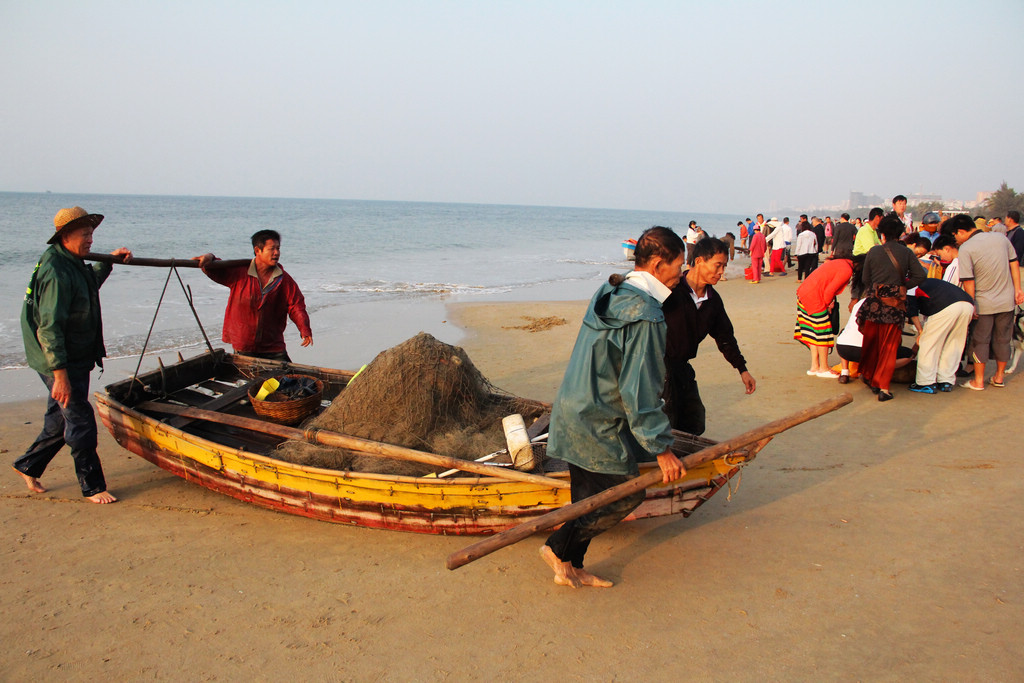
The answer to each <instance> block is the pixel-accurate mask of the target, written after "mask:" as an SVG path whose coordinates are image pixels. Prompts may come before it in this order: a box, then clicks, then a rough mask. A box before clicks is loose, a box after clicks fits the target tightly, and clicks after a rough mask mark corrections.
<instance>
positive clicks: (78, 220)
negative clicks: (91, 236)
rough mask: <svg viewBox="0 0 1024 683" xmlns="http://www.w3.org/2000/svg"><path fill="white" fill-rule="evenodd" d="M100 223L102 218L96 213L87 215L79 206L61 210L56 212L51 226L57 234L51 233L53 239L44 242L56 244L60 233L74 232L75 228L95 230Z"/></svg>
mask: <svg viewBox="0 0 1024 683" xmlns="http://www.w3.org/2000/svg"><path fill="white" fill-rule="evenodd" d="M102 221H103V216H101V215H100V214H98V213H89V212H88V211H86V210H85V209H83V208H82V207H80V206H72V207H71V208H70V209H61V210H60V211H58V212H57V215H56V216H54V217H53V225H54V227H55V228H57V232H55V233H53V237H51V238H50V239H48V240H46V243H47V244H54V243H56V242H57V241H58V240H59V239H60V236H61V233H64V232H66V231H71V230H74V229H75V228H84V227H86V226H91V227H93V228H95V227H96V226H97V225H99V224H100V223H101V222H102Z"/></svg>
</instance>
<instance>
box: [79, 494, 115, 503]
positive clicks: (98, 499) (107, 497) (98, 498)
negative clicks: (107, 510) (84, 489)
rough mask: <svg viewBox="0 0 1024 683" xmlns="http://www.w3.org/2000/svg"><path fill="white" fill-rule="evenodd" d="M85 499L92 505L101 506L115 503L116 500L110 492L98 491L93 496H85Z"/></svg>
mask: <svg viewBox="0 0 1024 683" xmlns="http://www.w3.org/2000/svg"><path fill="white" fill-rule="evenodd" d="M86 498H88V499H89V500H91V501H92V502H94V503H99V504H100V505H103V504H105V503H116V502H117V498H114V496H113V494H111V493H110V491H100V492H99V493H97V494H96V495H95V496H86Z"/></svg>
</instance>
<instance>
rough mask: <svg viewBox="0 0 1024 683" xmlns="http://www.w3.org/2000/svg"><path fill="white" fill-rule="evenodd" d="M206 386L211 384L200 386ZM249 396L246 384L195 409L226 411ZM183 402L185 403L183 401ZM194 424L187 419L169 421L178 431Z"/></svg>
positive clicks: (208, 399)
mask: <svg viewBox="0 0 1024 683" xmlns="http://www.w3.org/2000/svg"><path fill="white" fill-rule="evenodd" d="M206 384H209V383H208V382H203V383H202V384H200V386H205V385H206ZM224 386H225V385H223V384H221V385H220V388H221V389H222V390H223V388H224ZM206 388H208V389H213V387H206ZM193 393H199V392H193ZM248 394H249V385H248V384H245V385H243V386H240V387H235V388H234V389H231V390H229V391H225V392H224V393H222V394H221V395H220V396H218V397H217V398H214V399H210V398H209V397H207V401H206V403H203V404H202V405H195V406H193V407H195V408H202V409H203V410H224V409H225V408H227V407H228V406H230V405H231V404H233V403H237V402H238V401H241V400H242V399H243V398H247V397H248ZM182 402H183V403H185V401H182ZM189 405H191V404H189ZM192 422H193V420H191V419H189V418H187V417H175V418H172V419H170V420H168V421H167V424H168V425H170V426H171V427H177V428H178V429H181V428H183V427H185V425H187V424H190V423H192Z"/></svg>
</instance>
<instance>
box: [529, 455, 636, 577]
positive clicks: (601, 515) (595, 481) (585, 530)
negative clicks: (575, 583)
mask: <svg viewBox="0 0 1024 683" xmlns="http://www.w3.org/2000/svg"><path fill="white" fill-rule="evenodd" d="M632 478H633V477H631V476H629V475H628V474H601V473H600V472H591V471H590V470H585V469H583V468H582V467H577V466H576V465H572V464H570V465H569V486H570V489H569V492H570V494H571V495H572V502H574V503H576V502H579V501H581V500H583V499H584V498H589V497H591V496H593V495H597V494H598V493H601V491H605V490H607V489H610V488H611V487H613V486H618V485H619V484H625V483H626V482H627V481H629V480H630V479H632ZM645 495H646V494H645V492H644V491H637V492H636V493H634V494H632V495H629V496H626V497H625V498H623V499H621V500H617V501H615V502H614V503H609V504H608V505H605V506H604V507H599V508H597V509H596V510H591V511H590V512H588V513H587V514H585V515H583V516H581V517H577V518H576V519H572V520H569V521H568V522H566V523H565V524H563V525H562V526H561V527H559V528H558V530H557V531H555V533H553V534H551V535H550V536H548V540H547V541H546V542H545V545H546V546H548V547H549V548H551V551H552V552H553V553H555V556H556V557H557V558H558V559H560V560H561V561H562V562H569V563H570V564H572V566H573V567H576V568H577V569H581V568H582V567H583V556H584V555H586V554H587V548H589V547H590V541H591V540H592V539H593V538H594V537H595V536H598V535H599V534H602V533H604V532H605V531H608V530H609V529H611V528H612V527H613V526H615V525H616V524H618V523H619V522H621V521H622V520H624V519H625V518H626V517H628V516H629V513H631V512H632V511H633V510H636V509H637V508H638V507H640V503H642V502H644V497H645Z"/></svg>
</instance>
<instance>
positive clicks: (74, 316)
mask: <svg viewBox="0 0 1024 683" xmlns="http://www.w3.org/2000/svg"><path fill="white" fill-rule="evenodd" d="M102 220H103V216H101V215H99V214H94V213H88V212H87V211H86V210H85V209H83V208H81V207H80V206H74V207H71V208H70V209H61V210H60V211H58V212H57V215H56V216H54V218H53V224H54V226H55V227H56V232H55V233H54V234H53V236H52V237H51V238H50V239H49V240H48V243H49V244H50V246H49V247H47V249H46V251H44V252H43V255H42V257H40V259H39V263H37V264H36V267H35V271H34V272H33V273H32V278H31V280H30V281H29V286H28V289H27V290H26V292H25V304H24V306H23V307H22V312H21V331H22V337H23V339H24V342H25V356H26V359H27V361H28V365H29V367H31V368H32V369H33V370H35V371H36V372H38V373H39V376H40V378H42V380H43V383H44V384H45V385H46V388H47V390H48V391H49V392H50V396H49V398H48V399H47V403H46V413H45V415H44V416H43V429H42V431H41V432H40V433H39V436H38V437H36V440H35V443H33V444H32V445H31V446H30V447H29V449H28V450H27V451H26V452H25V454H24V455H23V456H21V457H20V458H18V459H17V460H16V461H15V462H14V469H15V470H16V471H17V472H18V473H19V474H21V476H22V477H23V478H24V479H25V483H26V485H28V489H29V491H32V492H34V493H44V492H45V491H46V488H44V487H43V485H42V484H40V483H39V477H41V476H42V475H43V471H44V470H45V469H46V466H47V465H48V464H49V463H50V461H51V460H53V457H54V456H55V455H57V453H58V452H59V451H60V449H61V448H62V447H63V446H64V445H65V444H67V445H68V446H69V447H70V448H71V457H72V459H74V461H75V473H76V474H77V475H78V483H79V484H80V485H81V487H82V495H83V496H85V497H86V498H88V499H89V500H91V501H92V502H94V503H113V502H115V501H116V500H117V498H115V497H114V496H113V495H111V493H110V492H109V491H107V483H106V480H105V479H104V477H103V467H102V465H101V464H100V458H99V455H98V454H97V453H96V443H97V435H96V416H95V415H94V414H93V410H92V405H91V404H90V403H89V373H90V371H92V368H93V366H94V365H98V366H100V367H101V368H102V367H103V358H104V357H105V356H106V355H107V354H106V350H105V349H104V347H103V320H102V315H101V312H100V297H99V288H100V286H101V285H102V284H103V282H104V281H105V280H106V279H107V276H108V275H110V272H111V270H112V266H111V265H110V264H109V263H96V264H94V265H92V266H91V267H90V266H87V265H86V264H85V261H83V258H84V257H85V256H86V254H88V253H89V250H90V248H91V247H92V234H93V231H94V230H95V229H96V226H98V225H99V224H100V221H102ZM111 253H112V254H113V255H115V256H123V257H124V260H125V261H128V260H130V259H131V257H132V252H131V251H129V250H128V249H126V248H125V247H121V248H119V249H116V250H115V251H113V252H111Z"/></svg>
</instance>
